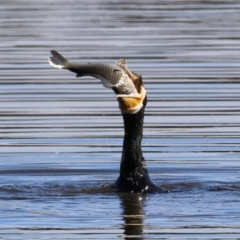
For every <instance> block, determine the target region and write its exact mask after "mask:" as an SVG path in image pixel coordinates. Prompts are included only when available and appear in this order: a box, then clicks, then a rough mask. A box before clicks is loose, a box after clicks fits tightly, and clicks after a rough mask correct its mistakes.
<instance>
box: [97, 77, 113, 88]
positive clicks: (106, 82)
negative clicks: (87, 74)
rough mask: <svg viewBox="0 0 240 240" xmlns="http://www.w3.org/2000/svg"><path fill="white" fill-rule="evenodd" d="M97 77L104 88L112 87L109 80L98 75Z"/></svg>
mask: <svg viewBox="0 0 240 240" xmlns="http://www.w3.org/2000/svg"><path fill="white" fill-rule="evenodd" d="M99 79H100V80H101V82H102V85H103V86H104V87H105V88H112V87H113V85H112V84H111V83H110V82H109V81H107V80H106V79H105V78H103V77H100V76H99Z"/></svg>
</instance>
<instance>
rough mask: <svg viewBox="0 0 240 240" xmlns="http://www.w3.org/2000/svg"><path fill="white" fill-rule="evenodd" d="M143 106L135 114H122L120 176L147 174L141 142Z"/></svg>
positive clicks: (128, 176)
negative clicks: (122, 132)
mask: <svg viewBox="0 0 240 240" xmlns="http://www.w3.org/2000/svg"><path fill="white" fill-rule="evenodd" d="M144 110H145V106H143V107H142V108H141V110H140V111H138V112H137V113H135V114H125V113H123V114H122V116H123V122H124V132H125V134H124V140H123V151H122V160H121V168H120V176H122V177H127V178H130V177H133V176H134V175H142V174H143V173H146V172H147V169H146V165H145V162H144V158H143V154H142V148H141V142H142V132H143V120H144Z"/></svg>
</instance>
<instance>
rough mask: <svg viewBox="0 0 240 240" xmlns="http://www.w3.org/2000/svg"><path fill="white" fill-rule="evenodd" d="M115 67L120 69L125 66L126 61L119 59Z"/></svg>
mask: <svg viewBox="0 0 240 240" xmlns="http://www.w3.org/2000/svg"><path fill="white" fill-rule="evenodd" d="M116 65H117V66H118V67H120V68H121V66H123V65H124V66H127V60H126V59H124V58H120V59H118V60H117V61H116Z"/></svg>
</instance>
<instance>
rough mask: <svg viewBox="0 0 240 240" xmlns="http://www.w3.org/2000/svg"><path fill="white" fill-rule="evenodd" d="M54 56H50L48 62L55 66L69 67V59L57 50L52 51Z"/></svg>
mask: <svg viewBox="0 0 240 240" xmlns="http://www.w3.org/2000/svg"><path fill="white" fill-rule="evenodd" d="M51 54H52V56H51V57H49V59H48V62H49V63H50V65H52V66H53V67H55V68H63V69H64V68H65V69H67V68H68V63H69V62H68V60H67V59H66V58H64V57H63V56H62V55H61V54H60V53H58V52H57V51H54V50H52V51H51Z"/></svg>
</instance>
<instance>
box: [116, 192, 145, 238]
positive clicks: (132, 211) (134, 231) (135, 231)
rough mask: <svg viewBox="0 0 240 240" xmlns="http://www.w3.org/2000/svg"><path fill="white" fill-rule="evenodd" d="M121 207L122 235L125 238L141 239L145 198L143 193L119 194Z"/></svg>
mask: <svg viewBox="0 0 240 240" xmlns="http://www.w3.org/2000/svg"><path fill="white" fill-rule="evenodd" d="M119 196H120V199H121V206H122V209H123V220H124V235H125V238H126V239H129V237H134V239H142V237H143V225H144V216H145V212H144V210H143V205H144V202H145V201H146V199H147V196H146V195H143V194H131V193H122V194H119Z"/></svg>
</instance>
